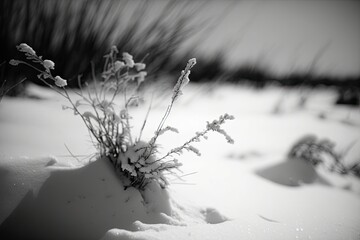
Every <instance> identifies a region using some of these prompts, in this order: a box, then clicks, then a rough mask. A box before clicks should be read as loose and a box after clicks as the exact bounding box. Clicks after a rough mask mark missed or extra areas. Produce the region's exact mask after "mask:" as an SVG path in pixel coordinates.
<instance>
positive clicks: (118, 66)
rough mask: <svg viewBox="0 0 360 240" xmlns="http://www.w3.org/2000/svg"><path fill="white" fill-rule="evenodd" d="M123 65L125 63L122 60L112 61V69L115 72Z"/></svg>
mask: <svg viewBox="0 0 360 240" xmlns="http://www.w3.org/2000/svg"><path fill="white" fill-rule="evenodd" d="M124 66H125V63H124V62H122V61H116V62H115V63H114V70H115V72H117V71H119V70H120V69H121V68H123V67H124Z"/></svg>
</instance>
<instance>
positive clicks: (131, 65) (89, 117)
mask: <svg viewBox="0 0 360 240" xmlns="http://www.w3.org/2000/svg"><path fill="white" fill-rule="evenodd" d="M17 49H18V50H19V51H20V52H23V53H24V54H25V57H26V61H22V60H14V59H13V60H11V61H10V64H11V65H14V66H18V65H19V64H23V65H26V66H28V67H31V68H33V69H34V70H36V71H37V72H38V73H39V74H38V75H37V77H38V78H39V80H40V81H42V82H43V83H44V84H45V85H47V86H49V87H50V88H51V89H53V90H54V91H56V92H57V93H59V94H60V95H61V96H63V97H64V98H66V99H67V100H68V102H69V103H70V106H65V107H64V108H65V109H70V110H72V111H73V112H74V114H75V115H78V116H80V118H81V119H82V121H83V122H84V124H85V126H86V127H87V129H88V130H89V132H90V136H91V137H92V138H93V139H94V145H95V146H96V148H97V150H98V155H99V158H104V157H105V158H106V159H108V160H109V161H110V162H111V163H112V165H113V166H114V168H115V169H116V170H117V171H118V172H119V173H120V174H121V176H122V177H123V178H124V180H125V181H126V183H125V186H127V187H128V186H132V187H135V188H137V189H139V190H144V189H145V187H146V186H147V185H148V184H149V183H150V182H153V181H155V182H157V183H158V184H159V185H160V186H161V187H166V186H167V185H168V181H167V179H166V176H165V174H164V173H165V172H168V173H174V170H176V169H178V168H179V167H180V166H181V163H179V161H178V160H177V159H176V158H175V156H176V155H180V154H182V153H183V151H185V150H187V151H190V152H194V153H195V154H197V155H200V152H199V150H198V149H196V148H195V147H194V146H193V145H192V144H193V143H194V142H198V141H200V140H201V139H207V134H208V133H209V132H210V131H214V132H218V133H220V134H222V135H224V136H225V138H226V140H227V142H228V143H233V142H234V141H233V139H232V138H231V137H230V136H229V135H228V134H227V133H226V132H225V131H224V130H223V129H221V125H222V124H224V123H225V122H226V121H227V120H232V119H234V117H233V116H231V115H228V114H224V115H222V116H220V118H219V119H218V120H214V121H212V122H211V123H209V122H208V123H207V125H206V129H205V130H203V131H201V132H197V133H196V134H195V136H194V137H192V138H191V139H190V140H188V141H187V142H185V143H184V144H183V145H181V146H179V147H176V148H173V149H171V150H170V151H169V152H168V153H167V154H165V155H164V156H162V157H158V156H157V153H158V150H157V140H158V138H159V137H160V136H161V135H162V134H164V133H165V132H167V131H172V132H178V131H177V130H176V128H174V127H170V126H166V125H165V122H166V120H167V118H168V116H169V115H170V113H171V111H172V108H173V106H174V103H175V102H176V101H177V100H178V98H179V97H180V96H181V95H182V90H183V88H184V87H185V86H186V85H187V84H188V82H189V81H190V80H189V75H190V70H191V68H192V67H193V66H194V65H195V64H196V60H195V59H194V58H193V59H190V60H189V61H188V63H187V65H186V67H185V69H184V70H183V71H181V75H180V77H179V79H178V81H177V83H176V85H175V86H174V88H173V91H172V97H171V101H170V104H169V106H168V107H167V109H166V111H165V114H164V116H163V117H162V119H161V121H160V123H159V126H158V128H157V129H156V131H155V133H154V136H153V137H152V138H151V139H150V140H149V141H144V140H142V139H141V135H142V131H143V129H144V127H145V124H146V120H145V122H144V124H143V126H142V128H141V131H140V133H139V135H138V136H137V137H136V136H135V135H134V133H132V126H131V119H132V117H131V116H130V114H129V105H130V104H132V103H133V102H134V101H137V100H138V99H139V98H138V96H137V95H136V92H137V90H138V88H139V86H140V84H141V83H142V82H144V80H145V76H146V75H147V72H145V71H144V70H145V67H146V65H145V64H144V63H142V62H137V63H136V62H134V60H133V56H131V55H130V54H128V53H123V54H122V55H121V57H119V56H118V54H119V51H118V49H117V48H116V47H115V46H114V47H113V48H112V49H111V51H110V53H109V54H107V55H105V64H104V70H103V73H102V75H101V80H100V81H99V80H97V79H96V76H95V74H94V75H93V78H94V79H93V82H94V83H95V86H94V90H93V91H91V90H89V89H87V90H86V92H85V90H83V88H80V90H79V91H74V93H76V94H77V95H78V96H79V97H80V99H79V100H77V101H74V100H73V99H72V98H71V97H70V95H69V92H68V90H67V89H66V88H65V87H66V86H67V80H65V79H63V78H62V77H60V76H55V77H54V76H53V75H52V71H53V70H54V69H55V63H54V62H53V61H51V60H48V59H45V60H44V59H43V58H42V57H41V56H38V55H37V54H36V52H35V51H34V50H33V49H32V48H31V47H30V46H29V45H27V44H25V43H22V44H20V45H19V46H17ZM38 65H39V66H38ZM117 97H123V106H118V105H117V104H116V102H115V99H116V98H117ZM82 106H84V107H86V108H88V109H90V110H88V111H83V110H82V109H81V107H82Z"/></svg>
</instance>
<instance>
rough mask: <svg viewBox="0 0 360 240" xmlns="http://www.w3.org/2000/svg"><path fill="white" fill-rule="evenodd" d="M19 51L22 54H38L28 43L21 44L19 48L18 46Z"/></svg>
mask: <svg viewBox="0 0 360 240" xmlns="http://www.w3.org/2000/svg"><path fill="white" fill-rule="evenodd" d="M17 49H18V50H19V51H20V52H25V53H28V54H30V55H35V54H36V52H35V51H34V49H32V48H31V47H30V46H29V45H27V44H26V43H21V44H20V45H19V46H17Z"/></svg>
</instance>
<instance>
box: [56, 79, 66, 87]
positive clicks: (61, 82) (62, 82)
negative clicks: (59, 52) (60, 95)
mask: <svg viewBox="0 0 360 240" xmlns="http://www.w3.org/2000/svg"><path fill="white" fill-rule="evenodd" d="M55 85H56V86H58V87H65V86H66V85H67V81H66V80H65V79H63V78H61V77H60V76H56V77H55Z"/></svg>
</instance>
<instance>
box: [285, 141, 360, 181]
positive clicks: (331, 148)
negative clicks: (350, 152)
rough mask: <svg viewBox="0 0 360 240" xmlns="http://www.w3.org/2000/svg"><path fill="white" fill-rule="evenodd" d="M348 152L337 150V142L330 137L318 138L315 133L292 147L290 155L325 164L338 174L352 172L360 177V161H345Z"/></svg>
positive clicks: (314, 163) (313, 163) (312, 162)
mask: <svg viewBox="0 0 360 240" xmlns="http://www.w3.org/2000/svg"><path fill="white" fill-rule="evenodd" d="M346 154H347V151H345V152H343V153H338V152H336V151H335V143H333V142H331V141H330V140H328V139H318V138H317V137H316V136H314V135H306V136H304V137H302V138H300V139H299V140H298V141H297V142H296V143H295V144H294V145H293V146H292V147H291V149H290V151H289V153H288V157H289V158H295V159H301V160H304V161H307V162H309V163H311V164H312V165H314V166H319V165H323V166H325V167H326V168H327V169H328V170H329V171H331V172H336V173H338V174H342V175H344V174H352V175H354V176H357V177H360V163H359V162H357V163H353V164H350V165H347V164H346V163H345V162H344V157H345V156H346Z"/></svg>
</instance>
